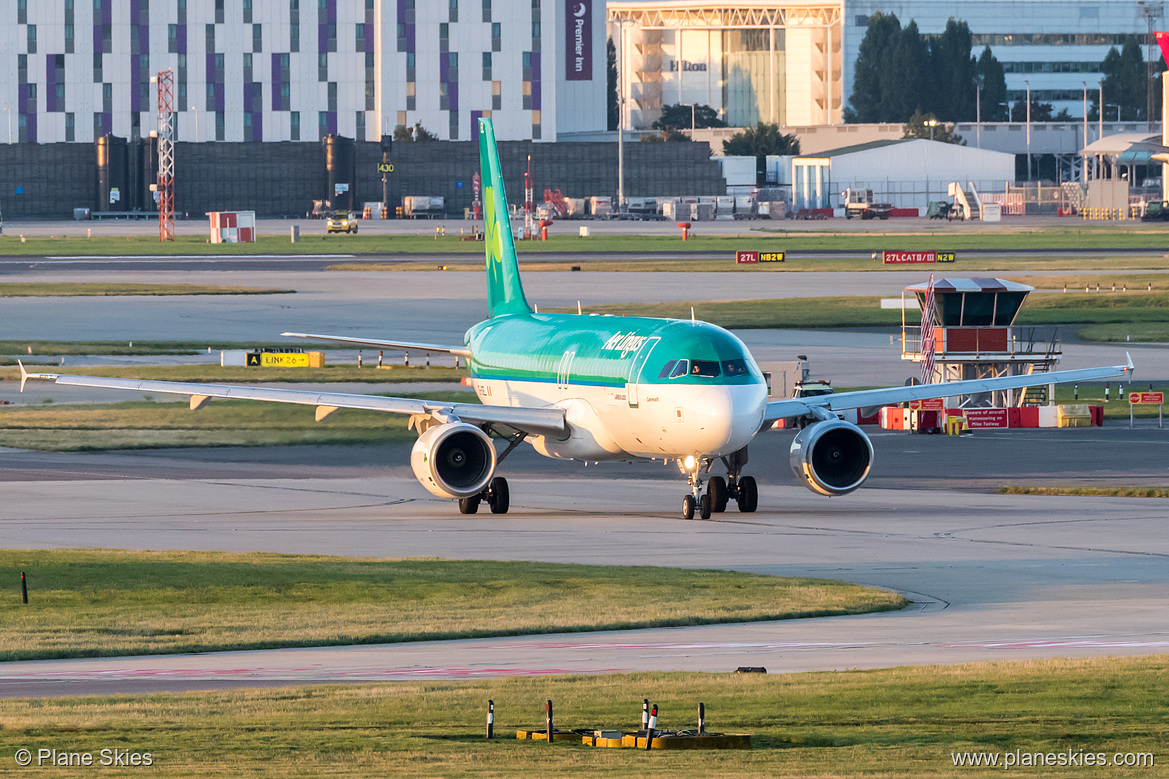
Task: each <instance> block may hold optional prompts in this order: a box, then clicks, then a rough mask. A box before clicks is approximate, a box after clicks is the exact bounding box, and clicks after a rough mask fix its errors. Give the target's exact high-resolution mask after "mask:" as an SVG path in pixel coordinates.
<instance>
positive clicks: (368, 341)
mask: <svg viewBox="0 0 1169 779" xmlns="http://www.w3.org/2000/svg"><path fill="white" fill-rule="evenodd" d="M280 335H283V336H287V337H289V338H311V339H312V340H314V341H331V342H333V343H339V344H354V345H355V346H373V347H375V348H378V349H401V350H403V351H414V352H438V353H439V354H457V355H459V356H460V357H470V356H471V350H470V349H468V348H467V347H465V346H439V345H438V344H419V343H411V342H409V341H380V340H377V339H374V338H349V337H347V336H342V335H317V334H316V333H281V334H280Z"/></svg>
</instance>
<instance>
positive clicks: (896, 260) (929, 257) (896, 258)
mask: <svg viewBox="0 0 1169 779" xmlns="http://www.w3.org/2000/svg"><path fill="white" fill-rule="evenodd" d="M954 259H955V256H954V252H935V251H927V252H881V262H882V264H884V265H915V264H918V263H923V262H953V261H954Z"/></svg>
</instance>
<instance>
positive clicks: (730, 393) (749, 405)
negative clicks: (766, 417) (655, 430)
mask: <svg viewBox="0 0 1169 779" xmlns="http://www.w3.org/2000/svg"><path fill="white" fill-rule="evenodd" d="M766 403H767V389H766V387H764V386H763V385H756V384H739V385H730V386H721V387H711V388H710V389H708V390H707V391H706V392H703V393H702V395H700V396H699V398H698V409H697V411H698V420H697V421H698V422H699V428H700V430H699V431H698V433H697V434H696V435H695V437H694V440H693V446H694V448H695V454H706V455H715V456H722V455H726V454H730V453H731V452H737V451H738V450H740V449H742V448H743V447H744V446H746V445H747V444H748V443H750V441H751V439H752V438H753V437H754V436H755V434H756V433H757V432H759V427H760V425H762V424H763V411H764V408H765V407H766Z"/></svg>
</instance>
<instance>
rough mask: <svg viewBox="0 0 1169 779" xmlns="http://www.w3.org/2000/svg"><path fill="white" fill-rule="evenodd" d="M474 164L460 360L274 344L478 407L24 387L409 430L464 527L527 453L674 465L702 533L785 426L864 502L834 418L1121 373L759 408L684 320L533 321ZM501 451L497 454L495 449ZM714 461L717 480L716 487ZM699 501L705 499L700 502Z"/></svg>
mask: <svg viewBox="0 0 1169 779" xmlns="http://www.w3.org/2000/svg"><path fill="white" fill-rule="evenodd" d="M478 139H479V156H480V167H481V172H482V179H483V182H484V184H485V187H484V192H483V198H484V230H485V243H486V249H485V255H486V256H485V260H486V270H487V313H488V318H487V319H486V320H484V321H482V322H480V323H479V324H476V325H474V326H473V327H471V329H469V330H468V331H467V332H466V334H465V336H464V339H463V341H464V342H463V344H462V345H461V346H442V345H436V344H424V343H410V342H404V341H392V340H379V339H362V338H349V337H343V336H329V335H321V334H314V333H292V332H289V333H283V334H282V335H284V336H288V337H297V338H306V339H312V340H316V341H327V342H335V343H346V344H354V345H363V346H373V347H378V348H384V349H405V350H413V351H429V352H435V353H447V354H451V355H458V356H459V357H464V358H466V361H467V367H468V369H469V371H470V377H471V378H470V382H471V384H472V386H473V387H474V390H475V393H476V394H477V395H478V398H479V400H480V401H481V402H480V403H452V402H449V401H431V400H420V399H412V398H393V397H382V396H370V395H359V394H343V393H329V392H315V391H314V392H309V391H300V390H292V389H268V388H262V387H248V386H238V385H225V384H200V383H186V382H169V381H138V380H130V379H112V378H111V379H107V378H96V377H90V376H71V375H65V374H54V373H28V372H27V371H26V370H25V367H24V365H23V363H22V364H21V366H20V370H21V390H23V389H24V383H25V382H26V381H28V380H46V381H54V382H56V383H57V384H63V385H72V386H81V387H101V388H108V389H123V390H134V391H139V392H142V391H145V392H151V393H172V394H179V395H186V396H189V398H190V407H191V409H192V410H196V409H198V408H200V407H202V406H203V405H204V404H205V403H207V402H208V400H209V399H211V398H236V399H251V400H257V401H269V402H277V403H294V404H301V405H310V406H315V407H316V419H317V421H320V420H322V419H324V418H325V417H327V416H328V415H329V414H331V413H333V412H334V411H336V410H337V409H342V408H344V409H362V410H368V411H382V412H389V413H395V414H407V415H409V417H410V419H409V427H410V429H415V430H417V431H418V433H419V437H418V439H417V441H416V442H415V444H414V446H413V449H412V450H411V453H410V465H411V468H412V469H413V471H414V475H415V476H416V477H417V479H418V481H419V482H420V483H421V484H422V486H423V487H425V488H426V489H427V490H428V491H429V492H431V493H432V494H433V495H435V496H437V497H440V498H447V499H453V500H458V504H459V511H460V512H462V513H463V514H474V513H476V512H477V511H478V508H479V506H480V504H481V503H486V504H487V506H489V507H490V509H491V511H492V512H493V513H496V514H504V513H506V512H507V511H508V508H509V506H510V492H509V488H508V483H507V479H506V478H505V477H503V476H499V475H497V471H498V469H499V465H500V463H502V462H503V461H504V460H505V459H506V458H507V456H508V455H509V454H510V453H511V452H512V451H514V450H515V448H516V447H517V446H519V445H520V444H521V443H522V442H525V441H526V442H527V443H528V444H530V445H531V446H532V447H533V448H534V449H535V450H536V451H537V452H539V453H540V454H542V455H544V456H547V457H551V458H555V459H560V460H577V461H584V462H586V463H588V462H599V461H604V460H623V461H625V460H628V461H633V460H641V461H645V460H663V461H665V462H670V461H673V462H675V463H676V464H677V465H678V468H679V470H680V472H681V474H682V475H683V476H684V477H685V478H686V480H687V483H688V486H689V489H688V490H687V491H686V493H685V495H684V496H683V498H682V516H683V518H685V519H693V517H694V514H695V512H696V511H697V513H698V514H699V516H700V517H701V518H702V519H709V518H710V516H711V515H712V514H714V513H720V512H723V511H725V510H726V508H727V506H728V504H729V501H731V500H734V501H735V503H736V504H737V507H738V510H739V511H741V512H747V513H749V512H753V511H755V510H756V508H757V506H758V500H759V493H758V486H757V484H756V481H755V478H754V477H752V476H750V475H746V474H744V472H743V470H744V466H746V464H747V461H748V458H747V450H748V446H749V444H750V443H751V441H752V440H753V439H754V438H755V436H756V435H758V434H759V433H760V432H761V431H762V430H765V429H767V428H768V427H769V426H770V425H771V424H772V423H774V422H775V421H777V420H779V419H793V418H794V419H796V420H798V422H799V424H800V426H801V427H802V429H801V430H800V432H799V433H798V434H797V435H796V436H795V439H794V441H793V442H792V445H791V450H790V465H791V469H792V471H793V473H794V474H795V476H796V478H797V479H798V480H800V481H801V482H802V483H803V484H804V485H805V486H807V487H808V488H809V489H811V490H812V491H813V492H816V493H819V494H821V495H826V496H835V495H845V494H848V493H850V492H852V491H853V490H855V489H857V488H858V487H860V486H861V485H862V484H863V483H864V481H865V479H867V478H868V475H869V472H870V470H871V468H872V464H873V446H872V443H871V442H870V440H869V438H868V436H867V435H865V433H864V432H863V431H862V430H861V429H860V428H859V427H857V426H856V425H854V424H852V423H850V422H847V421H845V420H843V419H841V418H839V416H838V412H841V411H844V410H847V409H864V410H866V411H865V413H872V410H874V409H877V408H880V407H881V406H885V405H888V404H893V403H901V402H905V401H912V400H923V399H928V398H939V397H951V396H957V395H966V394H972V393H981V392H990V391H992V390H1003V389H1014V388H1020V387H1027V386H1031V385H1034V384H1037V383H1042V384H1051V383H1064V382H1075V381H1091V380H1094V379H1108V378H1112V377H1116V376H1122V375H1125V374H1126V373H1128V372H1130V371H1132V369H1133V365H1132V360H1131V358H1129V360H1128V364H1127V365H1116V366H1107V367H1099V368H1086V369H1078V370H1068V371H1056V372H1052V373H1044V374H1041V375H1039V376H1033V375H1027V376H1010V377H1003V378H993V379H973V380H965V381H955V382H945V383H937V384H918V385H914V386H900V387H887V388H882V389H872V390H860V391H854V392H838V393H835V394H827V395H818V396H813V397H802V398H795V399H790V400H769V399H768V389H767V384H766V381H765V379H764V376H763V373H762V372H761V371H760V370H759V366H758V365H757V364H756V363H755V360H754V359H753V358H752V356H751V353H750V352H749V351H748V349H747V347H746V345H745V344H743V342H742V341H740V340H739V339H738V338H737V337H736V336H735V335H733V334H732V333H730V332H729V331H727V330H724V329H723V328H721V327H718V326H716V325H713V324H710V323H707V322H702V321H698V320H695V319H693V317H692V318H691V319H690V320H685V319H658V318H648V317H614V316H600V315H596V314H588V315H582V314H579V313H578V314H558V313H538V312H537V311H536V310H534V309H533V308H532V306H531V305H529V303H528V301H527V298H526V297H525V296H524V289H523V285H522V283H521V280H520V273H519V264H518V261H517V258H516V249H515V242H514V238H513V235H512V230H511V224H510V220H509V216H508V205H507V196H506V193H505V191H504V182H503V175H502V171H501V166H500V162H499V154H498V150H497V146H496V142H495V131H494V128H493V126H492V123H491V120H490V119H480V120H479V127H478ZM497 440H502V442H503V444H504V445H503V449H502V451H497V449H496V441H497ZM718 461H721V463H722V465H723V467H724V468H725V471H726V476H725V477H724V476H722V475H717V474H716V475H712V474H711V469H712V466H713V465H714V464H715V463H716V462H718ZM704 487H705V489H704Z"/></svg>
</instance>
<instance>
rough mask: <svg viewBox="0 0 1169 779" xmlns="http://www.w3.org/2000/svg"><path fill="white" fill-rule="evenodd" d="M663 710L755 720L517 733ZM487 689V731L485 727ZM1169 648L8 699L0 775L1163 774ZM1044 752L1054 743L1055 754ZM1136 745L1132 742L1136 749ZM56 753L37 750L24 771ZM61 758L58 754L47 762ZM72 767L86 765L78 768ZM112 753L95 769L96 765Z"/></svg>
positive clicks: (2, 712) (701, 778)
mask: <svg viewBox="0 0 1169 779" xmlns="http://www.w3.org/2000/svg"><path fill="white" fill-rule="evenodd" d="M643 698H649V699H650V700H651V701H653V702H654V703H656V704H657V705H658V706H659V719H658V723H659V726H660V727H661V728H664V729H669V730H678V729H687V728H690V729H693V728H694V727H695V723H696V716H697V705H698V702H699V701H701V702H703V703H705V704H706V717H707V726H708V730H709V731H711V732H728V733H750V734H751V735H752V749H751V750H750V751H729V752H717V751H714V752H698V751H687V752H664V751H656V750H655V751H652V752H646V751H644V750H629V749H597V748H590V747H584V746H582V745H581V744H580V741H579V739H578V740H577V741H576V742H575V743H572V742H570V741H568V740H564V742H563V743H561V742H560V740H558V741H557V743H554V744H551V745H550V744H547V743H543V742H531V741H517V740H515V738H514V735H515V731H516V730H517V729H520V728H527V729H539V728H541V727H543V722H544V701H545V700H547V699H551V700H552V701H553V702H554V707H555V711H556V716H557V726H558V727H559V728H562V729H567V728H575V727H581V728H589V729H594V728H606V729H608V728H612V729H618V730H630V731H631V730H634V729H636V728H637V726H638V725H639V723H640V711H641V700H642V699H643ZM488 699H491V700H494V701H495V733H496V738H495V739H493V740H491V741H487V740H486V739H484V737H483V731H484V721H485V714H486V706H487V701H488ZM1167 700H1169V657H1166V656H1152V657H1146V658H1131V659H1130V658H1098V659H1086V660H1067V659H1053V660H1035V661H1028V662H1014V663H978V664H970V665H958V666H944V667H940V666H926V667H908V668H892V669H886V670H878V671H838V672H826V673H806V674H789V675H759V674H680V673H673V674H663V673H643V674H631V675H613V676H601V677H579V676H578V677H545V678H512V679H496V680H480V681H469V682H463V681H451V682H447V681H427V682H402V683H394V684H368V685H361V686H316V687H287V688H269V689H257V690H236V691H224V692H206V693H179V694H162V695H150V696H117V697H82V698H55V699H44V700H37V701H33V702H30V701H27V700H14V699H0V774H4V773H12V772H13V771H15V773H16V774H18V775H29V774H28V773H25V774H21V771H20V769H17V768H16V766H15V764H14V761H13V760H12V757H11V756H12V755H13V754H14V753H15V751H16V750H17V749H19V748H29V749H32V750H33V752H34V754H35V751H36V750H37V749H38V748H51V749H61V750H68V751H77V752H82V751H91V752H93V753H94V754H95V760H96V759H97V753H98V751H99V750H101V749H102V748H109V747H114V746H116V747H119V748H123V749H129V750H131V751H137V752H149V753H151V756H152V760H153V767H151V768H149V769H141V768H140V769H129V770H126V771H125V773H124V774H123V775H127V776H129V775H134V774H137V773H141V772H142V771H148V772H149V773H150V775H151V776H161V777H188V776H265V777H289V776H314V777H315V776H336V777H369V776H394V777H406V778H407V779H410V778H413V777H434V776H443V777H470V776H475V777H514V776H556V777H573V779H579V778H580V777H628V776H652V777H657V776H660V777H683V778H689V777H694V778H695V779H709V777H747V778H748V779H751V778H755V777H789V776H791V777H815V778H817V779H829V778H832V777H845V776H848V777H856V776H863V777H874V778H876V779H886V778H888V779H900V778H901V777H951V776H953V777H958V776H961V777H967V776H975V777H987V776H1046V777H1056V776H1060V777H1062V776H1076V777H1107V778H1108V779H1112V778H1113V777H1120V778H1122V779H1124V778H1127V777H1147V776H1163V775H1164V773H1165V769H1164V768H1161V767H1160V766H1161V765H1163V764H1164V762H1165V761H1166V759H1167V757H1166V755H1165V754H1164V750H1165V747H1164V745H1165V743H1166V741H1167V740H1169V705H1167V703H1166V701H1167ZM1015 750H1021V751H1023V752H1028V753H1035V752H1040V753H1048V752H1052V753H1059V752H1062V753H1065V754H1068V753H1069V751H1070V753H1071V754H1078V755H1080V756H1081V759H1082V755H1083V754H1084V753H1085V752H1091V753H1093V754H1095V753H1105V755H1106V758H1105V759H1106V760H1108V761H1111V760H1112V759H1113V756H1114V755H1115V754H1116V753H1139V754H1143V755H1147V756H1149V755H1151V758H1152V760H1153V761H1154V762H1155V766H1156V767H1149V766H1148V762H1147V761H1148V760H1149V757H1143V758H1140V759H1141V760H1143V761H1145V767H1139V768H1121V767H1113V766H1108V767H1105V768H1092V767H1053V768H1046V769H1043V768H1016V769H1015V770H1013V771H1005V770H1003V769H1002V768H994V769H991V768H979V769H975V768H957V767H955V765H954V757H953V755H954V753H959V752H990V753H997V754H998V755H999V757H1000V759H1001V758H1002V755H1003V753H1006V752H1012V753H1013V752H1014V751H1015ZM1053 759H1055V758H1053ZM1135 759H1136V758H1134V760H1135ZM49 770H51V769H47V768H43V769H40V771H39V772H37V773H36V774H33V775H37V774H39V773H40V772H44V771H49ZM58 770H62V771H64V769H58ZM73 770H74V771H75V772H76V771H85V770H94V769H73ZM108 773H110V769H105V770H102V774H103V775H106V774H108Z"/></svg>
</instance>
